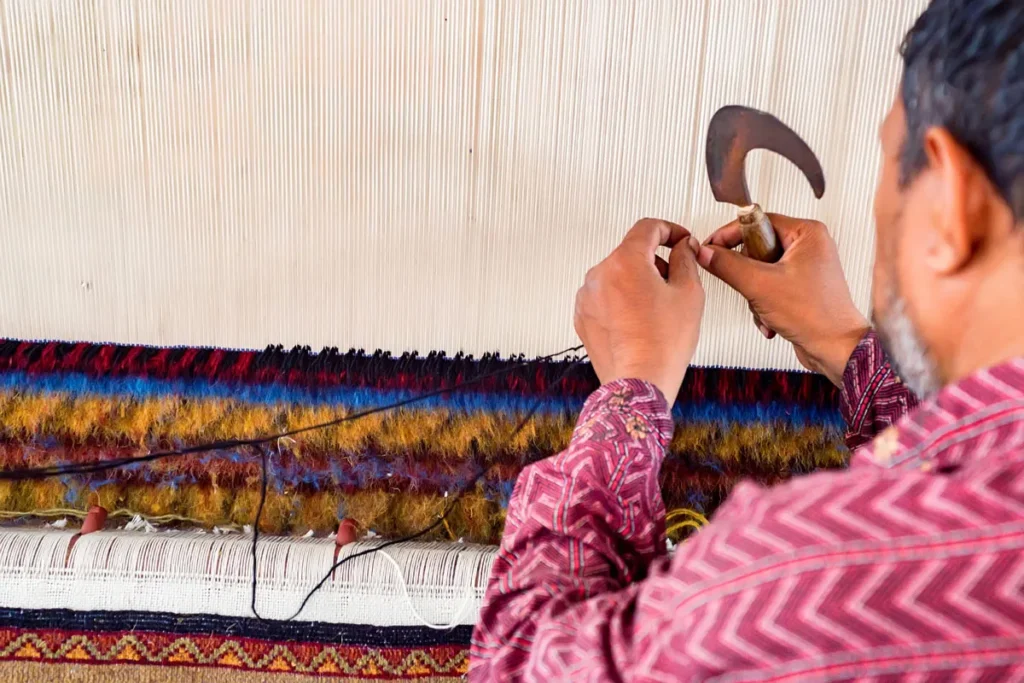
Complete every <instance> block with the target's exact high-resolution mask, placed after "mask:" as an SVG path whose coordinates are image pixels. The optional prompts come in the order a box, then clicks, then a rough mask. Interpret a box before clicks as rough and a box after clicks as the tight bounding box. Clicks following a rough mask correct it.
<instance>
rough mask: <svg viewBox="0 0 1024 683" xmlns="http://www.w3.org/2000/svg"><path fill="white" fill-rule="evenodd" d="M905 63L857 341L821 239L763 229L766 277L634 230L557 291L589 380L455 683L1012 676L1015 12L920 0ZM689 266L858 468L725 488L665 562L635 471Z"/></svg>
mask: <svg viewBox="0 0 1024 683" xmlns="http://www.w3.org/2000/svg"><path fill="white" fill-rule="evenodd" d="M902 54H903V59H904V75H903V82H902V85H901V92H900V94H899V95H898V96H897V97H896V101H895V103H894V104H893V106H892V109H891V111H890V113H889V114H888V116H887V118H886V120H885V122H884V124H883V126H882V128H881V146H882V155H883V166H882V172H881V178H880V182H879V186H878V190H877V196H876V202H875V223H876V232H877V234H876V245H877V247H876V254H875V270H874V283H873V302H872V303H873V309H874V318H875V319H874V323H875V330H874V331H871V329H870V327H869V325H868V323H867V322H866V321H865V320H864V319H863V318H862V317H861V316H860V314H859V313H858V312H857V310H856V308H855V307H854V305H853V302H852V300H851V298H850V295H849V292H848V289H847V286H846V283H845V281H844V279H843V275H842V272H841V268H840V265H839V260H838V257H837V253H836V249H835V246H834V245H833V243H832V241H831V239H830V238H829V235H828V232H827V231H826V229H825V228H824V226H822V225H820V224H817V223H814V222H812V221H802V220H795V219H792V218H785V217H782V216H773V220H774V222H775V226H776V228H777V229H778V231H779V233H780V236H781V239H782V243H783V246H784V248H785V255H784V256H783V258H782V260H781V261H780V262H779V263H778V264H775V265H766V264H761V263H756V262H753V261H750V260H748V259H746V258H744V257H743V256H742V255H740V254H739V253H737V252H735V251H731V250H730V249H731V248H732V247H734V246H736V245H737V243H738V242H739V234H738V229H737V227H736V226H735V225H729V226H726V227H725V228H722V229H721V230H719V231H718V232H717V233H715V234H714V235H713V236H712V237H711V238H710V240H709V241H708V243H706V244H705V245H703V246H702V245H700V244H698V243H697V242H696V241H695V240H693V239H692V238H691V237H690V236H689V235H688V234H687V232H686V231H685V230H684V229H683V228H681V227H679V226H676V225H672V224H670V223H666V222H664V221H656V220H644V221H641V222H640V223H638V224H637V225H636V226H634V228H633V229H632V230H631V231H630V233H629V234H628V235H627V237H626V238H625V240H624V241H623V243H622V245H621V246H620V247H619V248H618V249H616V250H615V252H614V253H613V254H612V255H611V256H609V257H608V259H606V260H605V261H604V262H603V263H601V264H600V265H598V266H597V267H596V268H594V269H593V270H592V271H591V272H590V273H589V274H588V275H587V279H586V283H585V284H584V285H583V288H582V289H581V290H580V292H579V295H578V297H577V301H576V329H577V331H578V332H579V334H580V337H581V338H582V339H583V341H584V343H585V344H586V347H587V351H588V353H589V354H590V358H591V360H592V362H593V365H594V369H595V370H596V372H597V374H598V376H599V377H600V379H601V381H602V383H603V386H602V387H601V389H599V390H598V391H597V392H595V394H594V395H593V396H592V397H591V398H590V399H589V400H588V402H587V405H586V407H585V408H584V410H583V413H582V414H581V416H580V420H579V424H578V425H577V427H576V431H575V434H574V436H573V440H572V444H571V445H570V447H569V449H568V450H567V451H565V452H564V453H562V454H560V455H558V456H556V457H554V458H551V459H548V460H545V461H542V462H539V463H537V464H535V465H532V466H531V467H529V468H527V469H526V470H524V472H523V473H522V475H521V476H520V477H519V481H518V483H517V485H516V490H515V493H514V495H513V497H512V500H511V503H510V506H509V513H508V521H507V525H506V531H505V537H504V539H503V542H502V546H501V551H500V554H499V556H498V558H497V561H496V562H495V565H494V570H493V575H492V578H491V583H490V587H489V589H488V593H487V597H486V600H485V605H484V607H483V610H482V612H481V615H480V623H479V625H478V627H477V629H476V633H475V635H474V640H473V662H472V667H471V670H470V678H471V679H473V680H498V681H515V680H543V681H555V680H574V681H596V680H634V681H668V680H704V679H711V678H714V679H716V680H717V679H719V678H721V679H722V680H749V679H758V680H762V679H768V678H770V679H776V678H785V679H787V680H788V679H802V680H823V679H828V680H835V679H848V678H885V679H888V678H892V677H901V676H904V675H905V676H912V677H913V678H914V679H915V680H918V679H920V680H948V679H951V678H956V679H957V680H961V679H962V680H981V679H984V680H993V679H995V680H1003V679H1007V678H1009V679H1014V680H1021V679H1024V314H1022V306H1024V2H1021V1H1020V0H934V1H933V2H932V3H931V5H930V6H929V8H928V9H927V10H926V11H925V12H924V14H923V15H922V16H921V17H920V18H919V19H918V21H917V23H916V24H915V26H914V27H913V29H912V30H911V31H910V33H909V34H908V36H907V39H906V42H905V45H904V48H903V52H902ZM659 245H665V246H669V247H671V249H672V251H671V256H670V258H669V260H668V263H667V264H666V263H664V262H662V261H660V260H659V259H658V257H656V256H655V250H656V249H657V248H658V247H659ZM698 265H699V266H702V267H703V268H705V269H706V270H707V271H709V272H710V273H711V274H713V275H715V276H717V277H720V278H722V279H723V280H725V282H727V283H728V284H730V285H731V286H733V287H734V288H735V289H737V290H738V291H739V292H740V294H742V295H743V296H745V297H746V298H747V299H748V300H749V301H750V304H751V308H752V310H753V311H754V313H755V316H756V320H757V322H758V324H759V326H760V328H761V330H762V332H763V333H764V334H766V336H772V335H773V334H775V333H777V334H779V335H781V336H782V337H784V338H786V339H788V340H789V341H790V342H792V343H793V344H794V345H795V347H796V351H797V354H798V356H799V358H800V359H801V361H802V362H803V363H804V364H805V365H806V366H807V367H808V368H810V369H812V370H815V371H818V372H822V373H824V374H825V375H827V376H828V377H829V378H831V379H832V381H833V382H835V383H836V384H838V385H839V386H841V387H842V410H843V413H844V415H845V417H846V419H847V423H848V425H849V445H850V447H851V449H858V447H859V449H858V450H856V451H855V453H854V454H853V457H852V461H851V466H850V469H849V470H848V471H843V472H822V473H817V474H812V475H809V476H805V477H801V478H799V479H796V480H793V481H791V482H789V483H787V484H785V485H783V486H779V487H776V488H774V489H771V490H765V489H761V488H759V487H757V486H755V485H754V484H751V483H744V484H740V485H738V486H737V487H736V489H735V490H734V491H733V493H732V495H731V496H730V497H729V499H728V500H727V501H726V502H725V504H724V505H723V506H722V507H721V508H720V509H719V510H718V512H717V513H716V514H715V517H714V520H713V521H712V523H711V524H710V525H709V526H708V527H707V528H706V529H704V530H702V531H701V532H700V533H698V534H697V535H696V536H694V537H693V538H691V539H689V540H687V541H686V542H685V543H684V544H682V545H681V546H680V547H679V549H678V550H677V552H676V553H675V556H674V557H672V558H669V557H667V556H666V554H665V550H664V548H665V543H664V540H665V539H664V507H663V505H662V502H661V498H660V495H659V490H658V476H657V475H658V468H659V466H660V464H661V461H662V458H663V457H664V453H665V448H666V445H667V444H668V442H669V438H670V436H671V434H672V427H673V425H672V421H671V418H670V416H669V411H668V406H669V405H670V404H671V402H672V401H673V400H674V398H675V395H676V392H677V390H678V387H679V385H680V382H681V381H682V378H683V375H684V373H685V371H686V368H687V365H688V364H689V361H690V358H691V354H692V353H693V350H694V347H695V346H696V344H697V337H698V332H699V328H700V319H701V313H702V310H703V303H704V292H703V290H702V287H701V284H700V280H699V279H698ZM663 276H664V277H663ZM883 348H884V349H885V355H883V351H882V349H883ZM886 358H888V359H889V360H890V361H891V365H890V364H889V362H887V360H886ZM897 375H898V376H899V377H900V378H902V381H901V380H900V379H897ZM912 391H913V392H914V393H915V394H917V395H919V396H921V397H922V399H923V400H922V403H921V404H920V405H919V406H917V399H915V398H914V396H913V394H912V393H911V392H912ZM915 406H916V407H915ZM872 439H873V441H872Z"/></svg>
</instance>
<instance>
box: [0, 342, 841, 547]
mask: <svg viewBox="0 0 1024 683" xmlns="http://www.w3.org/2000/svg"><path fill="white" fill-rule="evenodd" d="M522 363H523V361H522V359H520V358H513V359H501V358H498V357H496V356H487V357H483V358H479V359H474V358H471V357H464V356H455V357H446V356H444V355H443V354H430V355H428V356H426V357H419V356H416V355H411V354H410V355H403V356H401V357H392V356H390V355H388V354H384V353H381V352H378V353H374V354H366V353H363V352H357V351H350V352H348V353H338V352H337V351H336V350H325V351H323V352H321V353H312V352H310V350H309V349H293V350H290V351H286V350H283V349H280V348H269V349H267V350H265V351H263V352H248V351H224V350H216V349H196V348H172V349H166V348H150V347H138V346H117V345H93V344H70V343H57V342H48V343H31V342H19V341H6V342H0V468H3V469H11V468H15V467H24V466H27V465H33V466H40V465H51V464H57V463H63V462H80V461H83V460H87V459H95V458H107V457H124V456H131V455H141V454H144V453H147V452H150V451H151V450H156V449H161V448H172V447H181V446H187V445H192V444H196V443H201V442H209V441H213V440H221V439H241V438H248V437H254V436H260V435H264V434H267V433H273V432H277V431H283V430H286V429H293V428H296V427H302V426H306V425H310V424H315V423H319V422H324V421H327V420H330V419H333V418H336V417H340V416H343V415H346V414H350V413H351V412H353V411H359V410H364V409H366V408H370V407H374V406H378V405H382V404H386V403H390V402H393V401H397V400H400V399H403V398H408V397H411V396H415V395H417V394H419V393H424V392H429V391H434V390H437V389H442V388H446V387H458V386H459V385H460V384H462V383H465V382H468V381H471V380H473V379H474V378H476V377H479V376H481V375H485V374H492V373H495V372H497V371H501V370H508V371H507V372H505V373H504V374H501V375H498V376H495V377H492V378H490V379H487V380H485V381H483V382H481V383H478V384H474V385H472V386H468V387H467V388H465V389H461V390H460V389H457V388H455V389H453V391H452V392H451V393H447V394H443V395H441V396H437V397H435V398H432V399H430V400H428V401H426V402H424V403H418V404H414V405H411V406H409V407H406V408H403V409H400V410H397V411H394V412H390V413H383V414H377V415H373V416H370V417H366V418H362V419H359V420H356V421H353V422H351V423H346V424H342V425H339V426H337V427H334V428H331V429H327V430H322V431H312V432H307V433H304V434H301V435H298V436H296V437H294V438H293V439H287V440H284V439H282V440H281V441H280V442H278V443H276V444H272V447H271V448H270V449H269V450H270V470H271V472H270V481H271V490H270V494H269V498H268V501H267V507H266V510H265V513H264V521H263V525H262V527H261V529H262V530H265V531H267V532H271V533H300V534H301V533H306V532H307V531H309V530H312V531H313V532H315V533H325V532H329V531H331V530H333V529H335V528H337V523H338V519H339V518H341V517H346V516H347V517H350V518H352V519H354V520H355V521H356V522H357V523H358V524H359V525H360V527H361V528H363V529H369V530H373V531H375V532H377V533H379V534H382V535H385V536H395V535H403V534H407V533H412V532H415V531H417V530H418V529H420V528H422V527H424V526H426V525H427V524H429V523H430V522H431V521H433V520H434V519H436V515H437V514H438V512H439V511H441V510H443V509H444V507H445V505H446V504H447V503H448V501H447V500H446V499H445V496H446V494H447V493H450V492H454V491H455V490H456V489H458V488H459V487H461V486H462V485H463V484H464V483H465V482H467V481H469V480H470V479H471V478H472V477H473V476H475V475H476V474H477V473H478V472H479V471H480V469H481V468H483V467H489V468H490V469H489V470H488V472H487V475H486V476H485V477H484V478H483V480H482V482H481V484H480V485H479V486H478V487H477V488H476V489H475V491H473V492H472V493H471V494H470V495H467V496H466V497H464V499H463V500H462V502H461V503H460V504H459V505H458V506H457V508H456V510H455V512H454V513H453V514H452V515H451V517H450V519H449V520H448V524H447V525H445V527H443V528H441V529H439V531H438V533H439V534H440V535H441V537H451V538H453V539H455V538H464V539H466V540H471V541H477V542H495V541H496V540H497V539H498V537H499V535H500V532H501V528H502V522H503V519H504V509H505V506H506V504H507V501H508V498H509V496H510V494H511V491H512V486H513V484H514V481H515V478H516V475H517V474H518V472H519V471H520V469H521V468H522V467H523V465H524V464H526V463H528V462H531V461H534V460H536V459H538V458H543V457H546V456H548V455H551V454H553V453H555V452H557V451H558V450H560V449H562V448H564V447H565V446H566V444H567V443H568V441H569V438H570V435H571V432H572V427H573V424H574V420H575V417H576V415H577V413H578V411H579V410H580V408H581V406H582V404H583V401H584V400H585V398H586V396H587V395H588V394H589V393H590V392H591V391H592V390H593V389H594V388H595V387H596V385H597V380H596V378H595V376H594V375H593V372H592V371H591V369H590V368H589V366H584V365H581V366H579V368H578V369H577V370H575V371H574V372H571V373H570V374H569V375H568V376H565V377H564V378H563V379H562V381H560V382H558V384H557V385H556V386H552V385H551V383H552V381H553V380H554V379H555V378H557V377H559V376H561V375H563V373H564V372H565V370H566V368H567V362H566V361H558V362H534V363H529V364H526V365H522ZM513 366H515V367H513ZM509 368H513V369H511V370H509ZM538 402H539V409H538V410H537V411H536V412H535V413H534V415H533V417H532V418H531V419H530V420H529V421H528V423H527V425H526V427H525V428H524V429H522V430H521V431H520V432H519V433H518V434H517V435H515V437H514V438H510V435H511V433H512V431H513V429H514V428H515V425H516V424H517V422H518V421H519V420H520V419H521V417H522V416H523V415H524V414H525V413H526V412H527V411H528V410H529V409H530V408H532V407H534V406H535V405H537V404H538ZM836 406H837V395H836V391H835V390H834V389H833V388H832V387H831V385H830V384H828V382H827V381H825V380H823V379H822V378H820V377H816V376H813V375H809V374H804V373H795V372H775V371H748V370H725V369H701V368H698V369H693V370H691V371H690V372H689V373H688V375H687V378H686V382H685V384H684V386H683V389H682V391H681V392H680V397H679V400H678V402H677V404H676V406H675V409H674V412H675V416H676V418H677V421H678V422H679V427H678V429H677V431H676V435H675V438H674V440H673V442H672V447H671V453H670V455H669V457H668V459H667V461H666V463H665V466H664V469H663V472H662V483H663V491H664V495H665V500H666V505H667V506H668V508H669V509H672V508H678V507H685V508H689V509H692V510H694V511H696V512H699V513H702V514H705V515H706V514H708V513H710V512H711V511H713V509H714V508H715V506H716V505H717V504H718V503H719V502H720V501H721V500H722V498H723V497H724V496H725V495H726V494H727V493H728V491H729V490H730V488H731V487H732V486H733V484H734V483H735V482H736V481H737V480H738V479H740V478H742V477H753V478H754V479H756V480H758V481H760V482H763V483H765V484H771V483H774V482H777V481H779V480H781V479H785V478H787V477H789V476H792V475H794V474H799V473H802V472H808V471H811V470H815V469H818V468H824V467H839V466H842V465H843V464H844V462H845V459H846V452H845V450H844V449H843V447H842V445H841V439H840V435H841V426H840V420H839V416H838V412H837V408H836ZM259 476H260V458H259V455H258V454H257V453H255V452H253V451H252V450H251V449H247V448H241V449H228V450H223V451H215V452H211V453H203V454H196V455H191V456H186V457H181V458H176V459H172V460H167V461H161V462H157V463H150V464H147V465H144V466H138V467H132V468H125V469H121V470H118V471H113V472H105V473H102V474H100V475H93V476H91V477H84V478H63V479H50V480H44V481H34V482H0V511H3V514H4V515H5V516H7V517H11V516H14V515H16V513H23V512H36V513H44V514H49V515H67V514H75V512H76V511H83V510H85V509H86V508H87V507H88V506H89V505H90V504H102V505H103V506H104V507H106V508H107V509H108V510H110V511H112V513H113V514H114V516H115V517H117V516H131V515H134V514H136V513H139V514H142V515H144V516H146V517H150V518H154V519H155V521H157V522H184V523H195V524H202V525H206V526H213V525H222V526H227V525H244V524H249V523H251V522H252V519H253V517H254V513H255V508H256V503H257V493H258V488H259V487H258V485H257V484H258V482H259Z"/></svg>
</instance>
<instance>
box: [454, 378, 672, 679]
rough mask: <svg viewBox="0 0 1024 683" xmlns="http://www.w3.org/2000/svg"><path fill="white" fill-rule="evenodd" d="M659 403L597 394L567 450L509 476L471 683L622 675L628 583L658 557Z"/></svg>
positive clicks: (664, 414) (646, 391) (645, 390)
mask: <svg viewBox="0 0 1024 683" xmlns="http://www.w3.org/2000/svg"><path fill="white" fill-rule="evenodd" d="M672 429H673V425H672V419H671V415H670V413H669V409H668V405H667V404H666V402H665V398H664V397H663V396H662V394H661V392H659V391H658V389H656V388H655V387H654V386H652V385H650V384H647V383H645V382H641V381H638V380H619V381H616V382H613V383H611V384H608V385H605V386H603V387H601V388H600V389H599V390H598V391H596V392H595V393H594V394H593V395H592V396H591V397H590V398H589V399H588V400H587V403H586V405H585V406H584V409H583V411H582V413H581V415H580V419H579V422H578V423H577V426H576V430H575V432H574V434H573V438H572V441H571V443H570V446H569V448H568V449H567V450H566V451H564V452H562V453H561V454H559V455H557V456H555V457H552V458H549V459H547V460H543V461H541V462H538V463H535V464H533V465H531V466H529V467H527V468H526V469H524V470H523V472H522V473H521V474H520V475H519V478H518V480H517V482H516V487H515V490H514V491H513V494H512V498H511V500H510V502H509V510H508V517H507V520H506V522H505V534H504V537H503V539H502V543H501V548H500V550H499V552H498V555H497V558H496V560H495V563H494V567H493V569H492V572H491V579H490V583H489V585H488V589H487V594H486V597H485V599H484V605H483V608H482V610H481V613H480V619H479V620H478V623H477V627H476V630H475V632H474V635H473V647H472V659H471V662H472V664H471V667H470V672H469V677H470V680H474V681H518V680H523V679H524V678H527V679H537V678H543V677H545V674H544V671H546V670H550V669H551V668H557V669H559V670H561V671H563V672H564V671H566V670H567V669H570V670H572V669H574V670H577V671H579V670H580V668H581V667H582V668H583V669H585V670H586V671H587V672H588V673H590V674H597V676H598V677H599V678H603V677H604V676H606V675H610V677H612V678H616V677H617V676H616V675H615V674H613V673H612V672H619V671H623V670H626V669H628V664H629V660H630V656H631V652H632V651H633V647H634V643H633V642H632V627H631V616H630V615H631V610H632V606H633V604H634V601H635V599H636V592H637V583H636V582H637V581H638V580H639V579H641V578H643V577H644V576H645V575H646V574H647V573H648V570H649V568H650V566H651V563H652V562H653V561H654V560H655V559H656V558H658V557H659V556H660V555H664V553H665V508H664V503H663V502H662V499H661V490H660V487H659V484H658V471H659V469H660V467H661V463H662V460H663V459H664V457H665V451H666V448H667V447H668V444H669V441H670V440H671V437H672ZM591 679H593V678H592V677H591Z"/></svg>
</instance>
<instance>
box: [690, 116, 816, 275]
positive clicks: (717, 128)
mask: <svg viewBox="0 0 1024 683" xmlns="http://www.w3.org/2000/svg"><path fill="white" fill-rule="evenodd" d="M754 149H768V150H771V151H773V152H776V153H777V154H781V155H782V156H784V157H786V158H787V159H789V160H790V161H792V162H793V164H795V165H796V167H797V168H799V169H800V171H801V172H803V174H804V177H805V178H807V181H808V182H809V183H810V184H811V189H812V190H813V191H814V196H815V197H817V198H818V199H821V196H822V195H823V194H825V172H824V171H822V169H821V163H820V162H819V161H818V157H817V156H815V154H814V152H813V151H812V150H811V148H810V147H809V146H808V145H807V143H806V142H804V140H803V138H801V137H800V136H799V135H797V134H796V133H795V132H794V131H793V129H792V128H790V127H789V126H787V125H786V124H784V123H783V122H782V121H779V120H778V119H777V118H775V117H774V116H772V115H771V114H768V113H765V112H763V111H758V110H757V109H751V108H750V107H741V106H728V107H722V108H721V109H719V110H718V111H717V112H715V115H714V116H712V117H711V123H710V124H708V140H707V149H706V161H707V168H708V180H710V181H711V191H712V193H713V194H714V195H715V199H717V200H718V201H720V202H730V203H732V204H735V205H736V206H738V207H740V208H741V211H740V212H739V219H740V226H741V227H742V228H743V246H744V251H745V253H747V254H748V255H749V256H751V257H752V258H756V259H758V260H759V261H769V262H774V261H777V260H779V258H781V257H782V248H781V246H780V245H779V243H778V238H777V236H776V235H775V230H774V228H772V227H771V222H770V221H769V220H768V218H767V216H765V215H764V212H763V211H761V207H759V206H758V205H757V204H755V203H754V202H752V201H751V200H750V190H749V189H747V175H746V159H747V153H748V152H750V151H751V150H754Z"/></svg>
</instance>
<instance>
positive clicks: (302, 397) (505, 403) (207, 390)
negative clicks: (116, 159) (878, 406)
mask: <svg viewBox="0 0 1024 683" xmlns="http://www.w3.org/2000/svg"><path fill="white" fill-rule="evenodd" d="M0 389H7V390H12V391H20V392H25V391H40V392H63V393H68V394H72V395H75V396H87V395H100V396H107V397H124V396H126V395H127V396H130V397H132V398H134V399H137V400H141V399H146V398H153V397H165V396H183V397H186V398H195V399H203V398H210V399H229V400H235V401H240V402H245V403H256V404H267V405H275V404H276V405H281V404H285V405H288V404H295V403H298V404H303V405H312V406H324V405H332V406H345V407H346V408H348V409H350V410H356V411H358V410H366V409H369V408H374V407H377V406H381V405H387V404H389V403H394V402H397V401H401V400H405V399H408V398H413V397H415V396H416V395H417V393H418V392H413V391H407V390H380V389H365V388H352V387H332V388H330V389H309V388H302V387H287V386H280V385H275V384H272V385H240V386H230V385H227V384H223V383H211V382H208V381H205V380H180V379H179V380H152V379H139V378H95V377H89V376H87V375H83V374H78V373H69V374H63V375H34V374H29V373H23V372H9V373H0ZM536 400H537V397H536V396H523V395H519V394H509V393H479V392H456V393H452V394H447V395H441V396H433V397H431V398H428V399H425V400H424V401H423V402H421V403H417V404H415V405H414V406H410V407H409V408H407V410H424V409H427V410H431V409H445V410H451V411H459V412H466V413H474V412H486V413H501V414H504V415H519V414H522V413H524V412H526V411H528V410H531V409H532V408H534V404H535V402H536ZM584 401H585V399H583V398H581V397H565V396H553V397H549V398H545V399H544V401H543V403H542V405H541V406H540V408H539V409H538V410H537V412H538V413H541V414H544V415H571V414H575V413H578V412H579V411H580V410H581V409H582V407H583V403H584ZM672 416H673V418H674V419H675V420H676V422H677V423H682V424H685V423H693V422H702V423H715V422H717V423H722V424H731V423H737V422H738V423H754V422H763V423H775V422H778V423H783V424H786V425H789V426H792V427H796V428H804V427H808V426H824V427H832V428H842V426H843V421H842V417H841V415H840V414H839V411H838V410H837V409H835V408H820V407H816V406H800V405H794V404H785V403H780V402H776V403H770V404H721V403H718V402H714V401H705V402H701V403H685V404H683V403H677V404H676V405H675V407H674V408H673V410H672Z"/></svg>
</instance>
